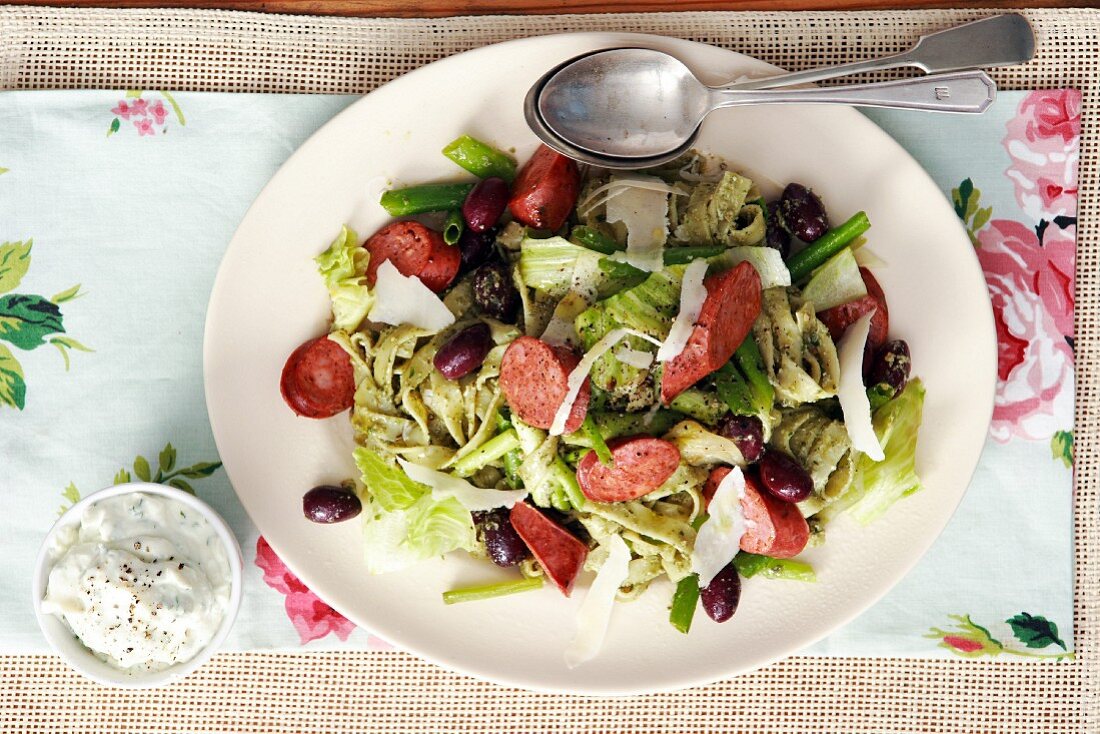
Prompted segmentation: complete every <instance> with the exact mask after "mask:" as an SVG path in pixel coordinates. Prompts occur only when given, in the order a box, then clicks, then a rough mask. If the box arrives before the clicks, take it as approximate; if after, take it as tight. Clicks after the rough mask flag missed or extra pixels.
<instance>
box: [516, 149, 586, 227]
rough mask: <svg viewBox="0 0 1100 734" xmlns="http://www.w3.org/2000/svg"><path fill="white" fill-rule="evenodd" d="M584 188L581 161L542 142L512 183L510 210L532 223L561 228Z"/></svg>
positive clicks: (532, 224)
mask: <svg viewBox="0 0 1100 734" xmlns="http://www.w3.org/2000/svg"><path fill="white" fill-rule="evenodd" d="M580 191H581V172H580V169H579V168H577V162H576V161H574V160H573V159H572V158H566V157H565V156H563V155H562V154H561V153H558V152H557V151H555V150H551V149H550V148H547V147H546V146H545V145H540V146H539V149H538V150H536V151H535V154H534V155H533V156H531V159H530V160H529V161H527V163H526V165H524V166H523V168H521V169H520V171H519V174H518V175H517V176H516V180H515V183H513V184H512V198H511V199H509V200H508V210H509V211H510V212H512V216H513V217H515V218H516V219H517V220H518V221H519V222H521V223H522V224H526V225H527V226H528V227H534V228H535V229H561V226H562V225H563V224H565V220H566V219H567V218H568V217H569V212H571V211H573V207H574V206H576V204H577V196H578V195H579V194H580Z"/></svg>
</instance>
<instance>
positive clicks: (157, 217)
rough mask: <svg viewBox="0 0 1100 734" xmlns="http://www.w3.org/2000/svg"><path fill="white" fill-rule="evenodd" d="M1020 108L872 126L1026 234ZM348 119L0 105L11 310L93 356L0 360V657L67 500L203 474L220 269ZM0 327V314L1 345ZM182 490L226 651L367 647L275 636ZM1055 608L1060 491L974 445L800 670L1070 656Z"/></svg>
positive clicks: (251, 583) (159, 105)
mask: <svg viewBox="0 0 1100 734" xmlns="http://www.w3.org/2000/svg"><path fill="white" fill-rule="evenodd" d="M1020 98H1021V95H1020V94H1014V93H1006V94H1002V95H1001V99H1000V100H999V101H998V103H997V105H996V106H995V107H994V109H993V110H992V111H991V112H990V113H989V114H987V115H985V116H983V117H961V116H960V117H950V118H949V117H938V118H935V124H934V125H932V124H929V119H930V118H929V117H927V116H922V115H906V114H904V113H877V114H875V115H874V116H873V117H874V119H875V120H876V122H878V123H879V124H880V125H882V126H883V127H884V128H886V130H887V131H888V132H890V133H891V134H892V135H893V136H894V137H896V138H897V139H898V140H899V141H900V142H901V143H902V145H904V146H905V147H907V148H908V149H909V150H910V151H911V152H912V153H913V154H914V156H916V157H917V159H918V160H920V161H921V162H922V163H923V164H924V166H925V167H926V168H928V169H929V170H930V171H931V172H932V174H933V176H934V177H935V178H936V180H937V182H938V183H939V184H940V186H941V188H942V189H943V190H944V191H945V193H946V192H948V191H950V189H951V188H953V187H956V186H958V185H959V183H960V182H961V181H962V180H963V179H965V178H968V177H969V178H971V179H972V180H973V181H974V183H975V184H976V185H978V186H979V188H981V191H982V194H981V195H982V205H983V206H989V205H993V206H994V212H995V213H994V217H995V218H996V217H1009V218H1013V217H1015V218H1017V219H1022V218H1023V217H1022V215H1021V214H1020V212H1019V205H1018V204H1017V203H1016V201H1015V199H1014V196H1013V193H1012V191H1013V189H1012V182H1011V181H1010V180H1008V178H1006V177H1005V175H1004V169H1005V168H1006V166H1007V158H1006V154H1005V151H1004V148H1003V147H1002V145H1001V143H1000V141H1001V138H1002V137H1004V130H1005V124H1006V121H1007V120H1008V118H1009V117H1010V116H1011V115H1012V114H1013V113H1014V111H1015V109H1016V105H1017V104H1018V102H1019V100H1020ZM120 101H122V102H124V103H125V104H126V107H125V108H123V107H121V106H119V103H120ZM142 101H144V103H145V104H144V105H142V104H141V102H142ZM352 101H354V99H353V98H350V97H336V96H276V95H243V94H241V95H221V94H184V93H180V94H177V95H174V97H169V96H168V95H163V94H161V93H156V92H145V93H144V94H142V95H141V97H140V98H135V97H130V98H126V97H124V94H123V93H117V92H97V91H79V92H5V93H0V168H2V169H8V170H7V171H6V172H4V173H0V243H2V242H15V241H25V240H28V239H31V238H33V241H34V244H33V249H32V251H31V263H30V267H29V269H28V271H27V273H26V275H25V276H24V277H23V278H22V279H21V282H19V284H18V286H16V287H15V288H14V291H13V292H15V293H20V294H32V295H39V296H43V297H45V298H46V299H48V298H49V297H51V296H53V295H54V294H57V293H60V292H62V291H64V290H65V289H68V288H69V287H70V286H73V285H75V284H77V283H80V284H81V287H80V293H81V295H80V296H79V297H77V298H75V299H73V300H63V302H62V303H60V304H59V308H60V311H61V313H62V314H63V325H64V330H65V336H68V337H71V338H73V339H75V340H78V342H79V343H80V344H82V345H84V346H86V347H87V348H89V349H91V350H94V351H92V352H82V351H79V350H77V349H76V348H74V347H71V348H69V349H67V353H68V356H69V358H70V360H71V368H70V369H69V371H67V372H66V370H65V365H64V361H63V358H62V356H61V354H60V353H59V352H58V351H57V350H55V349H54V347H53V346H51V345H50V344H43V345H41V346H36V347H35V348H33V349H29V350H25V349H21V348H18V347H17V346H12V345H11V344H10V343H8V342H7V341H0V347H9V348H10V351H11V354H12V355H13V356H14V358H15V359H17V360H18V362H19V363H20V365H21V369H22V372H23V373H24V375H25V405H24V407H23V409H21V410H20V409H16V408H14V407H10V406H6V405H3V404H2V403H0V496H3V497H4V498H5V501H6V511H5V512H4V513H3V515H2V517H0V533H2V534H3V537H4V539H5V540H4V548H5V557H4V563H2V564H0V588H3V589H5V591H6V593H5V594H3V595H0V652H40V651H44V650H45V649H46V643H45V641H44V640H43V639H42V638H41V636H40V634H39V632H38V629H37V627H36V624H35V620H34V616H33V612H32V608H31V600H30V578H31V570H32V568H33V564H34V559H35V555H36V553H37V551H38V546H39V543H40V541H41V539H42V537H43V535H44V534H45V532H46V530H47V529H48V528H49V527H50V525H51V524H52V522H53V521H54V520H55V519H56V517H57V511H58V508H59V506H60V505H62V504H63V502H64V500H63V499H62V490H63V489H64V488H65V487H66V486H67V485H69V484H70V482H72V483H74V484H75V486H76V487H77V488H78V490H79V491H80V492H81V493H84V494H87V493H89V492H91V491H94V490H96V489H99V488H101V487H103V486H106V485H109V484H111V482H112V479H113V478H114V477H115V475H116V472H117V471H118V470H119V469H120V468H124V467H125V468H128V469H130V471H131V472H133V471H134V469H133V467H132V465H133V463H134V458H135V456H137V455H139V454H140V455H143V456H145V457H147V458H148V459H149V461H150V462H151V463H152V464H153V470H154V471H155V470H156V467H157V456H158V453H159V452H160V451H161V449H162V448H163V447H164V446H165V444H166V443H168V442H171V443H172V444H173V446H174V447H175V448H176V449H177V451H178V459H177V468H178V467H186V466H190V465H193V464H196V463H198V462H211V461H216V460H217V451H216V448H215V446H214V442H213V438H212V436H211V433H210V429H209V427H208V422H207V414H206V408H205V404H204V398H203V388H202V364H201V359H202V358H201V353H202V350H201V344H202V332H203V322H204V317H205V311H206V303H207V299H208V297H209V294H210V289H211V286H212V283H213V279H214V274H215V271H216V269H217V267H218V263H219V260H220V258H221V255H222V253H223V251H224V249H225V247H226V244H227V243H228V241H229V239H230V237H231V235H232V233H233V231H234V228H235V227H236V225H237V223H238V222H239V221H240V219H241V217H242V215H243V214H244V212H245V210H246V208H247V207H248V205H249V204H250V203H251V201H252V199H253V198H254V197H255V196H256V194H257V193H258V192H259V191H260V189H261V188H262V186H263V185H264V183H265V182H266V181H267V180H268V178H269V177H270V176H271V175H272V174H273V173H274V172H275V170H276V169H277V168H278V167H279V166H280V165H281V164H282V162H283V161H284V160H285V159H286V158H287V156H288V155H289V154H290V153H291V152H292V151H293V150H294V149H295V148H296V147H297V146H298V145H300V144H301V143H302V142H303V141H304V140H305V139H306V138H307V137H308V136H309V135H310V134H311V133H312V132H314V131H315V130H316V129H317V128H318V127H320V126H321V125H322V124H323V123H324V122H325V121H326V120H328V119H329V118H331V117H332V116H333V115H334V114H336V113H337V112H339V111H340V110H342V109H343V108H344V107H345V106H347V105H348V104H350V103H351V102H352ZM135 105H136V106H137V108H136V109H135ZM177 106H178V112H177ZM115 120H118V123H117V131H114V132H111V131H112V127H113V125H114V122H113V121H115ZM135 121H136V123H138V124H135ZM146 121H147V122H149V123H150V124H149V125H148V126H145V124H144V123H145V122H146ZM181 123H185V124H181ZM139 125H140V126H141V127H139ZM143 131H144V132H145V133H146V134H142V132H143ZM960 141H965V144H960ZM0 263H2V260H0ZM2 283H3V269H2V265H0V284H2ZM2 290H3V289H0V291H2ZM2 297H3V296H2V295H0V298H2ZM2 304H3V302H2V301H0V306H2ZM0 310H2V309H0ZM2 323H3V322H2V314H0V332H2V330H3V326H2ZM58 335H59V334H58V333H56V332H54V333H52V334H47V335H46V336H47V339H48V338H52V337H56V336H58ZM0 339H3V337H2V336H0ZM62 346H64V345H62ZM2 355H3V351H0V370H3V368H4V361H3V359H2ZM9 367H10V365H9ZM1071 428H1072V425H1067V426H1066V429H1067V430H1069V429H1071ZM193 473H194V472H193ZM198 473H201V472H198ZM181 478H184V479H185V480H186V481H188V482H190V483H191V484H192V485H193V486H194V488H195V489H196V490H197V492H198V494H199V496H201V497H202V498H203V499H205V500H207V501H208V502H210V503H211V504H212V505H213V506H214V507H215V508H216V509H217V510H218V511H219V512H220V513H222V515H223V516H224V517H225V518H226V519H227V520H228V521H229V522H230V523H231V524H232V525H233V527H234V528H235V529H236V531H237V535H238V537H239V539H240V541H241V545H242V548H243V549H244V552H245V558H246V568H245V575H246V588H245V591H244V595H243V596H244V604H243V607H242V610H241V614H240V617H239V619H238V622H237V625H236V627H235V630H234V633H233V636H232V638H231V640H230V642H229V644H228V647H229V648H230V649H272V648H296V647H298V646H299V645H300V644H301V641H302V640H303V639H305V638H308V637H311V636H313V637H318V636H319V638H318V639H316V640H313V641H312V642H310V643H309V647H310V648H324V647H348V646H359V647H363V646H368V645H371V644H374V643H373V642H372V640H371V639H370V638H369V637H368V636H367V635H366V634H364V633H363V632H361V631H355V632H351V636H350V637H348V638H347V640H346V641H344V640H342V639H340V638H341V637H344V636H346V635H347V634H348V630H349V628H348V627H344V626H341V625H340V624H339V622H338V621H336V622H334V621H333V620H331V619H329V620H327V621H326V619H320V620H318V619H313V620H310V621H309V622H308V623H307V624H304V625H303V624H299V625H298V626H297V627H296V626H295V625H293V624H292V623H291V621H290V620H289V619H288V616H287V612H286V610H285V609H284V603H285V602H286V600H287V597H285V596H284V593H285V581H284V582H283V583H284V590H283V593H280V591H277V590H275V589H273V588H270V587H269V585H266V584H265V583H264V580H263V574H262V572H261V570H260V569H259V568H258V567H257V566H256V564H255V562H254V561H255V557H256V539H257V535H256V530H255V528H253V527H252V525H251V523H250V522H249V521H248V519H247V517H246V516H245V514H244V512H243V510H242V508H241V506H240V505H239V503H238V502H237V500H236V497H235V495H234V494H233V492H232V489H231V488H230V486H229V483H228V480H227V479H226V477H225V474H224V472H222V471H220V470H219V471H216V472H214V473H213V474H212V475H211V476H209V477H205V478H202V477H200V478H193V479H192V478H186V477H181ZM1037 496H1038V497H1041V498H1042V501H1038V502H1037V501H1035V498H1036V497H1037ZM269 580H270V579H269ZM276 585H278V584H276ZM295 593H298V594H302V593H305V592H304V591H301V590H297V591H295V590H293V589H292V590H291V594H292V595H293V594H295ZM1072 594H1073V590H1072V517H1071V474H1070V470H1069V469H1068V468H1067V467H1066V466H1065V465H1063V464H1062V463H1061V462H1058V461H1055V460H1054V459H1052V456H1051V449H1050V446H1049V445H1048V442H1028V441H1022V440H1013V441H1012V442H1011V443H1008V444H1004V443H997V442H993V441H991V442H990V444H989V445H988V447H987V450H986V453H985V455H984V457H983V460H982V464H981V466H980V468H979V471H978V473H977V476H976V477H975V480H974V483H973V486H972V487H971V489H970V491H969V493H968V494H967V496H966V498H965V499H964V501H963V504H962V506H961V507H960V508H959V511H958V513H957V514H956V516H955V518H954V519H953V520H952V522H951V524H950V526H949V527H948V529H947V531H946V532H945V533H944V534H943V536H942V537H941V538H940V540H939V541H938V542H937V543H936V545H935V546H934V547H933V549H932V551H931V552H930V553H929V554H928V555H927V557H926V558H925V559H924V560H923V561H922V562H921V564H920V565H919V566H918V567H917V569H916V570H914V571H913V572H912V573H911V574H909V575H908V576H907V577H906V578H905V579H904V580H903V581H902V582H901V583H900V584H899V585H898V586H897V587H896V588H895V589H894V590H893V591H892V592H891V593H890V594H889V595H888V596H887V597H886V598H885V599H884V600H883V601H882V602H880V603H879V604H878V605H876V606H875V607H874V608H873V609H871V610H870V611H868V612H867V613H865V614H864V615H862V616H861V617H860V618H859V619H857V620H856V621H854V622H853V623H851V624H850V625H848V626H847V627H846V628H844V629H842V630H840V631H838V632H837V633H836V634H834V635H833V636H831V637H830V638H829V639H827V640H825V641H824V642H822V643H820V644H819V645H817V646H815V647H814V648H813V649H811V650H810V651H809V652H810V653H812V654H829V655H903V656H906V655H920V656H944V655H951V654H953V653H952V651H951V650H949V649H947V648H945V647H941V646H939V645H938V643H939V642H940V640H938V639H933V638H926V637H925V636H924V635H925V634H926V633H927V632H928V631H929V629H930V628H932V627H940V628H943V629H944V630H947V628H948V627H949V626H950V625H951V624H952V620H951V619H949V617H948V615H951V614H969V615H970V616H971V619H972V620H973V622H974V623H976V624H979V625H982V626H984V627H987V628H989V631H990V633H991V634H992V635H993V637H994V638H996V639H997V640H999V641H1001V642H1002V643H1005V644H1006V645H1009V646H1012V645H1015V646H1016V647H1020V648H1022V644H1021V643H1020V642H1013V640H1014V637H1013V632H1012V630H1011V629H1009V628H1008V627H1007V626H1006V624H1005V622H1004V620H1007V619H1008V618H1009V617H1012V616H1013V615H1016V614H1018V613H1020V612H1029V613H1030V614H1032V615H1036V616H1041V617H1044V618H1046V619H1047V620H1049V621H1050V622H1053V623H1055V624H1056V625H1057V631H1058V635H1059V636H1060V637H1061V639H1062V640H1064V641H1065V644H1066V646H1067V647H1068V648H1069V649H1072V640H1071V631H1070V625H1071V619H1072ZM299 600H300V599H299ZM322 616H323V615H322ZM325 625H328V626H325ZM303 630H306V631H305V632H303ZM948 631H949V630H948ZM326 632H333V634H325V633H326ZM971 632H972V631H971ZM971 632H968V634H970V633H971ZM960 634H961V633H960ZM941 637H942V636H941ZM1024 649H1031V650H1032V651H1033V652H1038V653H1050V652H1056V651H1060V649H1059V648H1057V647H1056V646H1055V647H1047V648H1044V649H1040V648H1024ZM956 652H958V650H956Z"/></svg>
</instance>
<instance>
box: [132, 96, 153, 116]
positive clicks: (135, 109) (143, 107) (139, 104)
mask: <svg viewBox="0 0 1100 734" xmlns="http://www.w3.org/2000/svg"><path fill="white" fill-rule="evenodd" d="M148 111H149V103H148V102H147V101H146V100H144V99H142V98H141V97H138V98H137V99H135V100H134V103H133V104H132V105H130V114H132V115H133V116H134V117H145V115H146V113H147V112H148Z"/></svg>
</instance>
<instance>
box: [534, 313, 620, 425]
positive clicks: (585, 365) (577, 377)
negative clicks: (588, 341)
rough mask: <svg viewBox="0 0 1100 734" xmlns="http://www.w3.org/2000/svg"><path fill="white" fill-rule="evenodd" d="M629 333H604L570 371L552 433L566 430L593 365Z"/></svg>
mask: <svg viewBox="0 0 1100 734" xmlns="http://www.w3.org/2000/svg"><path fill="white" fill-rule="evenodd" d="M628 333H629V331H628V330H627V329H612V330H611V331H609V332H607V333H606V334H604V335H603V338H602V339H600V340H599V341H598V342H596V343H595V344H593V345H592V348H591V349H589V350H588V352H587V353H586V354H585V355H584V356H583V357H581V361H580V362H578V363H577V366H576V367H574V368H573V371H572V372H570V373H569V379H568V380H566V392H565V399H564V400H562V403H561V405H560V406H558V412H557V413H555V414H554V421H553V422H552V423H551V424H550V435H551V436H560V435H561V434H562V433H564V432H565V422H566V421H567V420H569V413H570V412H572V410H573V403H575V402H576V400H577V395H578V394H580V391H581V385H583V384H584V381H585V379H586V378H587V377H588V373H589V372H591V371H592V365H594V364H596V360H597V359H599V358H600V357H602V356H603V355H604V354H606V353H607V352H608V351H609V350H611V349H612V348H613V347H614V346H615V345H616V344H618V343H619V340H620V339H622V338H623V337H624V336H626V335H627V334H628Z"/></svg>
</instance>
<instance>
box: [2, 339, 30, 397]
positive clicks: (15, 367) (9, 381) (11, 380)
mask: <svg viewBox="0 0 1100 734" xmlns="http://www.w3.org/2000/svg"><path fill="white" fill-rule="evenodd" d="M26 402H27V383H26V382H25V381H24V380H23V367H22V366H21V365H20V364H19V360H17V359H16V358H15V356H14V355H12V353H11V350H10V349H8V348H7V347H5V346H4V345H3V344H0V403H3V404H4V405H10V406H11V407H13V408H16V409H18V410H23V406H24V405H25V404H26Z"/></svg>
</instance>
